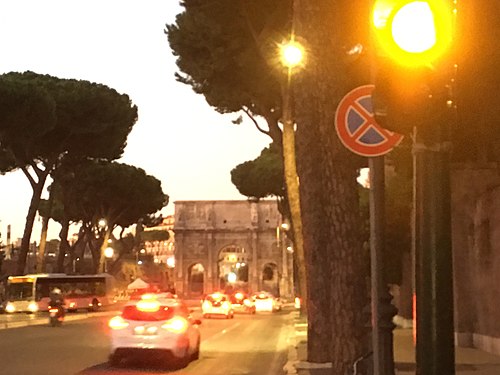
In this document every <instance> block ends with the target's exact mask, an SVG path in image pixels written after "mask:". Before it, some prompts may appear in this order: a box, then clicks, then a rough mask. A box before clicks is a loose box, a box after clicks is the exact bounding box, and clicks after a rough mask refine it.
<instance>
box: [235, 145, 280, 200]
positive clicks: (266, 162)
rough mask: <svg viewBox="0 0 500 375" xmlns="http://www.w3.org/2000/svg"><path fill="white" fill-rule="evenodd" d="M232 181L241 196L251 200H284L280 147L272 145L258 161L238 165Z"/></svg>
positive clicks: (261, 154)
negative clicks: (271, 197)
mask: <svg viewBox="0 0 500 375" xmlns="http://www.w3.org/2000/svg"><path fill="white" fill-rule="evenodd" d="M231 181H232V183H233V184H234V185H235V186H236V188H237V189H238V191H239V192H240V193H241V194H243V195H245V196H247V197H250V198H257V199H259V198H265V197H268V196H275V197H280V198H283V197H284V195H285V191H284V189H285V188H284V184H285V181H284V178H283V158H282V156H281V153H280V151H279V150H278V147H277V146H276V145H275V144H271V145H270V146H269V147H266V148H265V149H263V150H262V152H261V153H260V155H259V157H257V158H256V159H254V160H251V161H246V162H244V163H242V164H239V165H237V166H236V167H235V168H234V169H233V170H232V171H231Z"/></svg>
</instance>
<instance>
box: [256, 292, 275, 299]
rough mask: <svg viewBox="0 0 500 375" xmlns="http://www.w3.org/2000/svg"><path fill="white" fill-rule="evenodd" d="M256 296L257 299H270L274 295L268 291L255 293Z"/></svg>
mask: <svg viewBox="0 0 500 375" xmlns="http://www.w3.org/2000/svg"><path fill="white" fill-rule="evenodd" d="M255 298H256V299H268V298H272V297H271V296H270V295H269V294H266V293H259V294H256V295H255Z"/></svg>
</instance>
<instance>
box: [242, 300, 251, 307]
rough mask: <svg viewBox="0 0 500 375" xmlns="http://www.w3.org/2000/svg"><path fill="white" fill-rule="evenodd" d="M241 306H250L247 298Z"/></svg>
mask: <svg viewBox="0 0 500 375" xmlns="http://www.w3.org/2000/svg"><path fill="white" fill-rule="evenodd" d="M243 304H244V305H245V306H252V302H251V301H250V300H249V299H248V298H247V299H246V300H244V301H243Z"/></svg>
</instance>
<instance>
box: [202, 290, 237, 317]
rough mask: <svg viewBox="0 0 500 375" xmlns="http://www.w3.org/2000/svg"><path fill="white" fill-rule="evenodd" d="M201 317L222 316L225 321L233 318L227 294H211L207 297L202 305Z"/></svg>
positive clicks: (231, 306)
mask: <svg viewBox="0 0 500 375" xmlns="http://www.w3.org/2000/svg"><path fill="white" fill-rule="evenodd" d="M201 310H202V312H203V317H204V318H208V317H212V316H214V315H215V316H224V317H226V319H232V318H234V309H233V305H232V303H231V300H230V298H229V296H228V295H227V294H224V293H212V294H209V295H207V296H206V297H205V298H204V300H203V302H202V304H201Z"/></svg>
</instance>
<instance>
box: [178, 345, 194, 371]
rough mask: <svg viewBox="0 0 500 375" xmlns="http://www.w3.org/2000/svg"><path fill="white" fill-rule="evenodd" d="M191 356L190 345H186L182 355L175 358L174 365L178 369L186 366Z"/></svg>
mask: <svg viewBox="0 0 500 375" xmlns="http://www.w3.org/2000/svg"><path fill="white" fill-rule="evenodd" d="M190 359H191V357H190V356H189V347H186V350H185V351H184V354H183V355H182V356H181V357H178V358H175V360H174V366H175V367H176V368H178V369H181V368H184V367H186V366H187V365H188V364H189V361H190Z"/></svg>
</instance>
